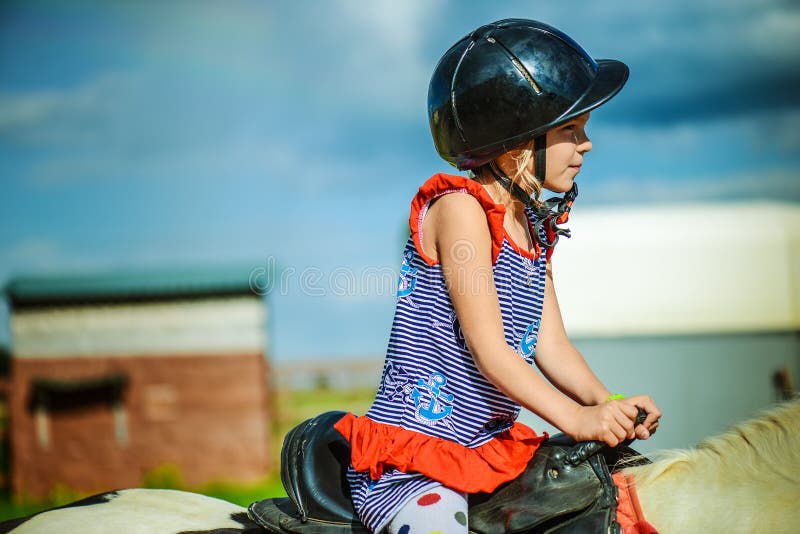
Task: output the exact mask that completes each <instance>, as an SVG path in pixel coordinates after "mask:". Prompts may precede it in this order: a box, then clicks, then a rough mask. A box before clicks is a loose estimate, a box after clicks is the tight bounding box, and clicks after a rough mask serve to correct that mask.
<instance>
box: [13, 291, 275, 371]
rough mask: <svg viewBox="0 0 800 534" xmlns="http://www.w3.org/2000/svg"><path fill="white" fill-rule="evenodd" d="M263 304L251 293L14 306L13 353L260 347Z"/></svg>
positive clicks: (22, 355)
mask: <svg viewBox="0 0 800 534" xmlns="http://www.w3.org/2000/svg"><path fill="white" fill-rule="evenodd" d="M265 318H266V309H265V306H264V303H263V301H262V300H261V299H260V298H257V297H252V296H243V297H229V298H208V299H191V300H185V301H176V302H143V303H135V304H129V303H126V304H109V305H102V306H99V305H92V306H64V307H60V308H55V309H50V308H47V309H41V310H36V309H23V310H15V311H14V313H13V314H12V316H11V332H12V336H13V339H14V357H15V358H54V357H76V356H79V357H92V356H113V355H137V356H146V355H154V356H163V355H165V354H169V355H180V354H187V355H196V354H214V353H222V354H225V353H231V352H238V353H241V352H263V351H264V350H265V346H266V331H265Z"/></svg>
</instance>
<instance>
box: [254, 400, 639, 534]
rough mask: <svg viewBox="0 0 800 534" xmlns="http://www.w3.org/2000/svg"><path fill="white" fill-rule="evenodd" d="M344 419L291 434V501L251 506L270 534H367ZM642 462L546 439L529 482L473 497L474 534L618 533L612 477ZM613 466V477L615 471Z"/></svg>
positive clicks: (318, 420)
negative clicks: (352, 483) (350, 476)
mask: <svg viewBox="0 0 800 534" xmlns="http://www.w3.org/2000/svg"><path fill="white" fill-rule="evenodd" d="M342 416H344V412H338V411H337V412H326V413H324V414H322V415H319V416H317V417H314V418H312V419H309V420H307V421H304V422H303V423H300V424H299V425H298V426H296V427H295V428H294V429H292V430H291V431H290V432H289V433H288V434H287V435H286V438H285V439H284V442H283V447H282V449H281V481H282V482H283V486H284V488H285V489H286V493H287V494H288V497H283V498H274V499H264V500H262V501H257V502H254V503H253V504H251V505H250V506H249V508H248V513H249V515H250V517H251V519H253V521H255V522H256V523H258V524H259V525H261V526H262V527H264V528H265V529H266V531H267V532H270V533H294V534H351V533H352V534H366V533H368V532H369V531H368V530H367V529H366V527H364V526H363V525H362V524H361V522H360V521H359V519H358V516H357V515H356V513H355V510H354V509H353V504H352V502H351V501H350V488H349V486H348V483H347V477H346V473H347V466H348V465H349V463H350V445H349V444H348V443H347V441H346V440H345V439H344V438H343V437H342V436H341V434H339V433H338V432H337V431H336V430H335V429H334V428H333V425H334V423H336V421H338V420H339V419H341V417H342ZM632 456H635V457H637V458H639V460H637V461H640V462H645V463H646V462H647V460H645V459H643V458H642V457H641V456H639V455H638V454H637V453H636V452H635V451H634V450H633V449H630V448H628V447H627V446H625V445H621V446H619V447H617V448H615V449H610V448H609V447H606V446H605V445H603V444H602V443H599V442H582V443H576V442H575V441H574V440H572V439H571V438H569V437H568V436H565V435H563V434H558V435H556V436H553V437H551V438H549V439H547V440H546V441H545V442H544V443H543V444H542V445H541V447H540V448H539V449H538V450H537V452H536V454H535V455H534V457H533V459H531V461H530V463H529V464H528V467H527V468H526V470H525V471H524V473H523V474H522V475H520V476H519V477H518V478H517V479H515V480H512V481H510V482H507V483H506V484H503V485H502V486H500V487H499V488H497V489H496V490H495V491H494V492H493V493H491V494H475V495H470V501H469V529H470V532H474V533H475V534H502V533H506V532H513V533H523V532H530V533H548V534H563V533H578V534H580V533H590V532H591V533H598V532H602V533H603V534H605V533H613V532H617V533H618V532H619V531H620V528H619V525H618V524H617V522H616V500H617V489H616V486H614V483H613V481H612V479H611V471H612V469H613V466H614V465H616V464H617V463H618V462H619V460H620V459H622V458H628V457H632ZM609 466H611V469H609Z"/></svg>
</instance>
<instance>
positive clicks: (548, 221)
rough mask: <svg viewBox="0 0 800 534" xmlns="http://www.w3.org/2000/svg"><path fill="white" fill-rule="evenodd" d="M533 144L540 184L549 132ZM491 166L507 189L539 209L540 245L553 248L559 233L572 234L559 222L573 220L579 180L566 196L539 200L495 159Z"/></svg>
mask: <svg viewBox="0 0 800 534" xmlns="http://www.w3.org/2000/svg"><path fill="white" fill-rule="evenodd" d="M533 146H534V150H535V152H534V165H535V170H534V172H535V177H536V179H537V180H539V183H540V184H544V176H545V173H546V170H547V160H546V153H547V134H546V133H545V134H541V135H537V136H536V137H535V138H534V139H533ZM487 167H488V169H489V172H491V173H492V176H493V177H494V179H495V180H497V183H499V184H500V185H501V186H502V187H503V189H505V190H506V191H508V192H509V193H511V194H512V195H513V196H514V197H515V198H516V199H517V200H519V201H520V202H522V204H523V205H524V206H525V207H528V208H531V209H532V210H533V211H534V213H536V215H537V217H536V218H537V221H536V223H535V224H534V226H533V228H534V232H533V238H534V239H535V240H536V242H537V243H538V244H539V246H540V247H542V248H546V249H550V248H553V247H554V246H555V245H556V243H558V238H559V237H561V236H562V235H563V236H564V237H570V236H571V233H570V231H569V229H568V228H559V227H558V225H559V224H565V223H566V222H567V221H568V220H569V212H570V210H571V209H572V203H573V202H574V201H575V197H577V196H578V185H577V184H576V183H574V182H573V184H572V187H571V188H570V190H569V191H567V192H566V193H565V194H564V196H563V197H552V198H549V199H547V200H545V201H544V202H537V201H536V200H535V199H533V198H531V196H530V195H529V194H528V193H527V192H525V190H524V189H522V188H521V187H520V186H519V185H518V184H516V183H514V182H513V181H511V178H509V177H508V176H506V175H505V174H504V173H503V171H502V170H500V167H498V165H497V164H496V163H495V162H494V161H492V162H490V163H489V164H488V165H487ZM542 226H544V230H545V231H544V232H542V231H541V228H542Z"/></svg>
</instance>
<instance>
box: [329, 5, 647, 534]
mask: <svg viewBox="0 0 800 534" xmlns="http://www.w3.org/2000/svg"><path fill="white" fill-rule="evenodd" d="M627 77H628V68H627V66H625V65H624V64H623V63H621V62H619V61H614V60H597V61H596V60H594V59H592V58H591V57H590V56H589V55H588V54H587V53H586V52H585V51H584V50H583V49H582V48H581V47H580V46H579V45H578V44H577V43H575V42H574V41H573V40H572V39H571V38H570V37H568V36H567V35H566V34H564V33H563V32H561V31H559V30H557V29H555V28H553V27H551V26H548V25H546V24H542V23H540V22H536V21H532V20H520V19H512V20H503V21H498V22H495V23H493V24H489V25H486V26H482V27H480V28H478V29H477V30H475V31H474V32H472V33H471V34H469V35H468V36H466V37H464V38H463V39H461V40H460V41H459V42H457V43H456V44H455V45H454V46H453V47H452V48H450V50H448V51H447V52H446V53H445V54H444V56H443V57H442V59H441V60H440V61H439V63H438V65H437V66H436V69H435V71H434V73H433V77H432V79H431V83H430V87H429V93H428V111H429V116H430V124H431V131H432V134H433V139H434V143H435V145H436V149H437V150H438V152H439V154H440V155H441V156H442V158H444V159H445V160H446V161H448V162H449V163H451V164H453V165H454V166H456V167H457V168H459V169H466V170H469V171H470V173H469V178H465V177H461V176H453V175H448V174H437V175H434V176H433V177H432V178H430V179H429V180H428V181H427V182H425V184H423V185H422V187H420V189H419V192H418V194H417V195H416V197H415V198H414V199H413V201H412V203H411V217H410V221H409V223H410V227H411V236H410V238H409V240H408V243H407V245H406V249H405V252H404V259H403V264H402V267H401V274H400V281H399V288H398V298H397V308H396V312H395V317H394V323H393V326H392V331H391V336H390V339H389V345H388V350H387V354H386V361H385V365H384V370H383V376H382V381H381V384H380V386H379V388H378V392H377V395H376V398H375V401H374V403H373V404H372V407H371V408H370V409H369V411H368V412H367V414H366V415H365V416H362V417H355V416H354V415H352V414H348V415H347V416H345V417H344V418H343V419H342V420H340V421H339V422H338V423H337V424H336V428H337V430H338V431H339V432H340V433H342V435H344V436H345V438H347V440H348V441H349V442H350V444H351V446H352V458H351V460H352V464H351V466H350V470H349V473H348V478H349V481H350V485H351V492H352V497H353V503H354V505H355V508H356V511H357V512H358V514H359V517H360V518H361V520H362V522H363V523H364V524H365V525H366V526H367V527H368V528H369V529H370V530H372V531H375V532H380V531H385V532H389V533H392V534H393V533H399V534H408V533H417V532H425V533H428V532H437V531H438V532H444V533H448V534H449V533H453V532H467V519H468V518H467V494H470V493H476V492H490V491H492V490H494V489H495V488H496V487H497V486H499V485H500V484H502V483H503V482H507V481H509V480H512V479H514V478H516V477H517V476H518V475H519V474H520V473H522V471H523V470H524V469H525V467H526V465H527V464H528V462H529V460H530V459H531V457H532V456H533V454H534V452H535V451H536V449H537V447H538V446H539V444H540V442H541V441H542V440H543V439H545V437H546V436H537V435H536V433H534V432H533V431H532V430H531V429H529V428H527V427H526V426H524V425H522V424H521V423H518V422H516V418H517V416H518V414H519V411H520V406H524V407H525V408H527V409H529V410H531V411H532V412H534V413H536V414H538V415H539V416H541V417H542V418H544V419H545V420H547V421H548V422H550V423H552V424H553V425H554V426H556V427H558V428H559V429H561V430H562V431H564V432H566V433H567V434H569V435H571V436H572V437H574V438H575V439H576V440H579V441H582V440H602V441H604V442H606V443H608V444H609V445H611V446H615V445H617V444H618V443H620V442H621V441H623V440H624V439H626V438H632V437H634V436H636V437H638V438H640V439H647V438H648V437H649V435H650V434H652V433H653V432H654V431H655V429H656V427H657V426H658V419H659V417H660V415H661V413H660V412H659V410H658V408H657V407H656V405H655V404H654V403H653V401H652V400H651V399H649V398H648V397H646V396H636V397H629V398H620V397H621V395H611V394H610V392H609V390H608V389H607V388H606V387H605V386H604V385H603V384H602V383H601V382H600V381H599V380H598V379H597V377H596V376H595V375H594V374H593V373H592V371H591V370H590V369H589V367H588V366H587V364H586V362H585V361H584V359H583V357H582V356H581V354H580V353H579V352H578V351H577V350H576V348H575V347H574V346H573V345H572V343H571V342H570V341H569V339H568V338H567V335H566V332H565V330H564V325H563V323H562V320H561V312H560V311H559V307H558V301H557V299H556V295H555V291H554V289H553V280H552V277H553V275H552V268H551V265H550V263H549V262H548V260H549V259H550V256H551V254H552V253H553V246H554V245H555V242H556V241H557V239H558V236H559V235H560V234H565V233H566V230H565V229H562V228H559V227H558V226H557V224H561V223H563V222H565V221H566V218H567V214H568V211H569V208H570V206H571V203H572V200H573V199H574V198H575V195H576V194H577V189H576V187H575V184H574V180H575V176H576V175H577V174H578V173H579V172H580V170H581V165H582V164H583V161H584V157H585V156H586V154H587V153H588V152H589V151H590V150H591V149H592V143H591V141H589V138H588V137H587V136H586V123H587V121H588V120H589V112H590V110H592V109H594V108H596V107H598V106H599V105H601V104H602V103H603V102H605V101H607V100H608V99H610V98H611V97H612V96H614V95H615V94H616V93H617V92H618V91H619V90H620V89H621V88H622V86H623V85H624V83H625V81H626V80H627ZM543 187H544V188H546V189H549V190H551V191H554V192H558V193H565V196H564V198H563V199H562V200H561V201H560V202H558V203H557V204H556V203H553V202H551V201H548V202H541V201H540V200H538V197H539V194H540V192H541V189H542V188H543ZM534 358H535V359H534ZM534 361H535V363H536V365H537V366H538V368H539V369H540V370H541V374H540V373H539V372H537V371H536V370H535V369H534V368H533V367H532V365H531V364H532V363H534ZM542 374H543V375H544V377H546V379H545V378H544V377H542ZM637 407H641V408H643V409H644V410H645V411H646V412H647V413H648V416H647V419H646V420H645V421H644V422H643V424H641V425H638V426H636V427H635V428H634V421H635V418H636V415H637Z"/></svg>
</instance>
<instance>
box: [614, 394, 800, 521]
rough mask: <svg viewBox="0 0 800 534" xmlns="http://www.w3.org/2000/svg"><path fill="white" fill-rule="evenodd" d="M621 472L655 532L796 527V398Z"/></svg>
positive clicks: (799, 469)
mask: <svg viewBox="0 0 800 534" xmlns="http://www.w3.org/2000/svg"><path fill="white" fill-rule="evenodd" d="M655 457H656V458H657V460H656V461H655V462H654V463H652V464H650V465H645V466H642V467H634V468H630V469H626V470H625V472H626V473H627V474H630V475H633V478H634V480H635V485H636V489H637V491H638V493H639V501H640V503H641V507H642V511H643V512H644V516H645V518H646V519H647V521H648V522H650V523H651V524H652V525H653V526H654V527H656V528H657V529H658V531H659V533H660V534H670V533H673V532H682V533H684V532H724V533H730V532H737V533H738V532H742V533H748V534H749V533H755V532H764V533H767V532H768V533H778V532H786V533H789V532H791V533H797V532H800V398H795V400H792V401H788V402H785V403H782V404H779V405H777V406H776V407H774V408H772V409H771V410H769V411H766V412H764V413H763V414H762V416H761V417H758V418H756V419H752V420H750V421H747V422H744V423H740V424H738V425H736V426H733V427H732V428H730V429H729V430H728V431H727V432H726V433H724V434H722V435H720V436H716V437H713V438H708V439H706V440H705V441H702V442H701V443H700V444H699V445H698V446H697V448H694V449H688V450H673V451H664V452H660V453H657V454H656V455H655Z"/></svg>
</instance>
